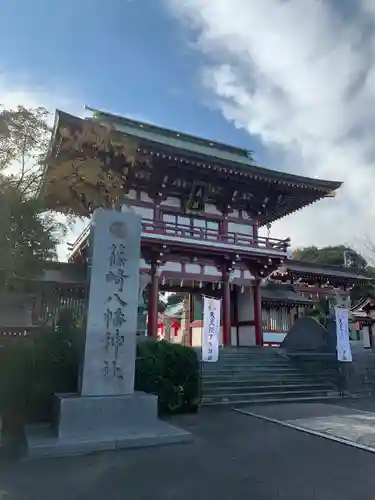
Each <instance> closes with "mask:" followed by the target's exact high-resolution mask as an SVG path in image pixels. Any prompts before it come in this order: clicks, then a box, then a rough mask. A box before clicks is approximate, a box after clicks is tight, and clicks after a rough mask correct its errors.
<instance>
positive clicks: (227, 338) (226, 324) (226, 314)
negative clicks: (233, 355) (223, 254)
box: [222, 265, 231, 346]
mask: <svg viewBox="0 0 375 500" xmlns="http://www.w3.org/2000/svg"><path fill="white" fill-rule="evenodd" d="M222 311H223V314H222V317H223V344H224V345H225V346H229V345H231V322H230V319H231V318H230V283H229V272H228V267H227V265H225V266H224V267H223V300H222Z"/></svg>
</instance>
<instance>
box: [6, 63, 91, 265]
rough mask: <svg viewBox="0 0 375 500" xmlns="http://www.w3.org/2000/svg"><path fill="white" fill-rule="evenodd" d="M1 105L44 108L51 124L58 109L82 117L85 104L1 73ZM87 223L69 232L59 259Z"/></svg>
mask: <svg viewBox="0 0 375 500" xmlns="http://www.w3.org/2000/svg"><path fill="white" fill-rule="evenodd" d="M0 104H2V105H4V106H5V107H6V108H15V107H17V106H18V105H23V106H25V107H36V106H44V107H45V108H46V109H47V110H48V111H50V113H51V122H52V121H53V113H54V112H55V109H56V108H60V109H63V110H64V111H66V112H68V113H72V114H75V115H77V116H80V115H82V114H83V113H84V104H85V103H83V102H80V101H79V100H77V99H76V98H73V97H70V96H69V95H68V93H67V90H66V89H65V88H64V90H60V89H59V88H58V87H57V86H55V87H54V89H53V90H51V89H50V88H48V89H45V88H43V87H35V86H33V85H30V84H29V83H27V82H25V83H20V81H19V79H17V81H15V79H14V78H12V77H11V76H10V75H4V74H2V73H1V71H0ZM58 219H59V220H65V218H64V217H63V216H58ZM85 225H86V223H85V222H82V221H79V222H77V223H76V224H74V225H73V226H72V227H71V228H70V229H69V231H68V234H67V237H66V239H65V240H64V241H63V242H62V243H61V245H59V248H58V257H59V259H60V260H65V259H66V258H67V255H68V249H67V243H72V242H74V241H75V240H76V238H77V237H78V236H79V234H80V233H81V232H82V230H83V228H84V227H85Z"/></svg>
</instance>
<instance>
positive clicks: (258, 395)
mask: <svg viewBox="0 0 375 500" xmlns="http://www.w3.org/2000/svg"><path fill="white" fill-rule="evenodd" d="M328 392H332V391H330V390H329V389H320V390H319V389H317V390H310V391H309V390H306V389H305V390H297V391H270V390H268V388H266V390H265V391H264V392H262V391H258V392H252V391H249V392H242V393H241V394H240V396H241V397H242V398H249V399H252V398H255V397H256V398H259V399H268V398H272V397H275V396H277V397H282V398H283V399H284V398H285V399H288V398H289V397H293V396H297V395H298V394H299V395H300V396H302V397H303V396H310V395H311V396H315V395H327V393H328ZM238 396H239V394H234V393H232V392H227V393H223V394H215V395H210V396H207V397H206V396H203V398H202V399H203V401H208V400H211V401H212V400H215V399H217V400H223V399H225V400H229V401H230V400H232V399H236V398H238Z"/></svg>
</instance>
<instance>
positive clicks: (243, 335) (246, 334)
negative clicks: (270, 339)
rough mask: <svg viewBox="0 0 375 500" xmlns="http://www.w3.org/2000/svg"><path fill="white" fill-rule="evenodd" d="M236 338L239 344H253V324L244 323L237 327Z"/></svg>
mask: <svg viewBox="0 0 375 500" xmlns="http://www.w3.org/2000/svg"><path fill="white" fill-rule="evenodd" d="M238 340H239V343H240V346H249V345H255V344H256V342H255V326H251V325H246V326H239V327H238Z"/></svg>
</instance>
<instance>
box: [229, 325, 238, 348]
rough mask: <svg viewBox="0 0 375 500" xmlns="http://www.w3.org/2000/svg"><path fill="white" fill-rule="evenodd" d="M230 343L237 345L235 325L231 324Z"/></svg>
mask: <svg viewBox="0 0 375 500" xmlns="http://www.w3.org/2000/svg"><path fill="white" fill-rule="evenodd" d="M230 344H231V345H232V346H234V347H237V327H236V326H232V328H231V332H230Z"/></svg>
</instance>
